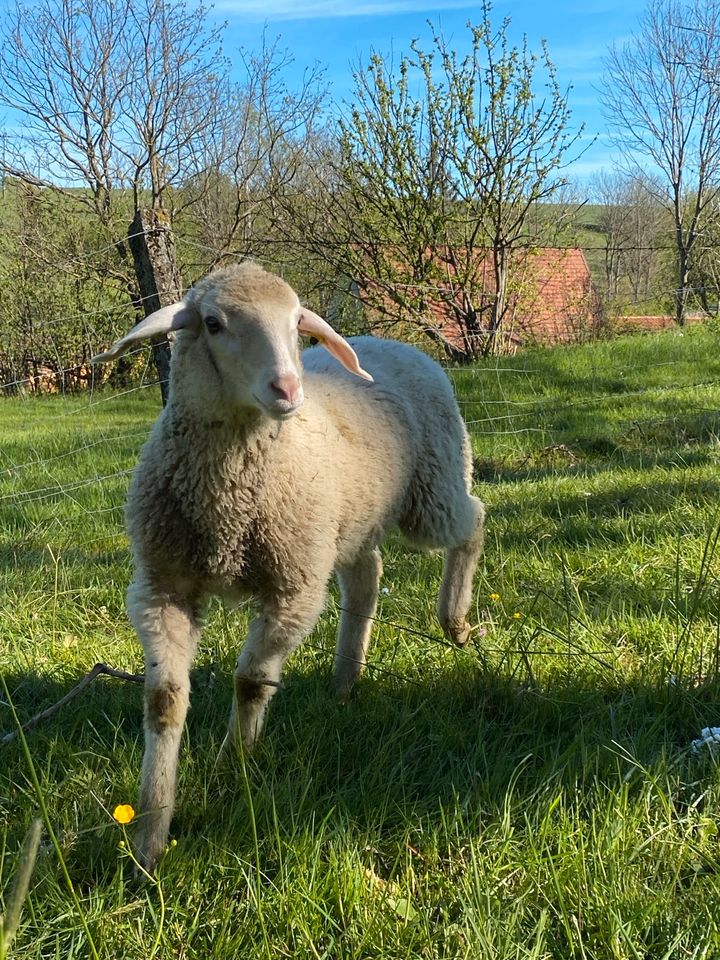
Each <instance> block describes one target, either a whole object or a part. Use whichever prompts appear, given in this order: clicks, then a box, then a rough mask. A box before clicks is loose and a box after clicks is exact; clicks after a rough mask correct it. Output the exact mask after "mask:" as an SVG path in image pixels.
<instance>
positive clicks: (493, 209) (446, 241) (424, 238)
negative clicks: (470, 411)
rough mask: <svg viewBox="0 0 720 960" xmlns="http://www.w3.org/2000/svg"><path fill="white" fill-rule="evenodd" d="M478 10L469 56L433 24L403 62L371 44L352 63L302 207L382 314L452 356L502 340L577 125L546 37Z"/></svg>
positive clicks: (315, 236) (324, 252)
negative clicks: (541, 42)
mask: <svg viewBox="0 0 720 960" xmlns="http://www.w3.org/2000/svg"><path fill="white" fill-rule="evenodd" d="M482 10H483V16H482V20H481V22H480V23H479V24H478V25H477V26H469V38H470V52H469V53H468V54H467V55H465V56H461V55H459V54H458V53H457V52H455V51H454V50H451V49H449V47H448V45H447V43H446V41H445V39H444V38H443V36H442V34H440V33H438V32H435V33H434V35H433V41H432V47H431V49H430V50H429V51H426V50H423V49H422V48H421V46H420V44H419V43H418V42H414V43H413V44H412V45H411V52H410V53H409V54H405V55H403V56H402V57H401V58H400V61H399V64H398V67H397V69H394V68H393V65H392V64H391V63H390V64H388V63H387V62H386V61H385V59H383V57H381V56H380V55H379V54H375V55H373V57H372V58H371V60H370V63H369V65H368V67H367V68H366V69H365V70H358V71H356V73H355V75H354V76H355V84H356V91H355V105H354V106H353V108H352V110H351V111H350V116H349V119H347V120H345V119H343V118H341V119H340V120H339V143H338V146H337V149H336V151H335V152H333V151H332V150H327V151H326V152H325V153H324V154H323V155H322V156H321V157H319V159H318V163H317V176H316V179H315V182H314V184H313V185H312V186H311V188H310V190H309V194H308V204H307V207H306V209H305V210H304V212H303V213H304V216H303V220H302V227H303V229H306V230H307V233H308V242H309V243H310V244H311V245H313V246H314V249H315V250H316V252H317V253H318V254H319V255H321V256H323V257H324V258H326V259H330V260H331V261H332V262H333V263H334V264H336V266H337V269H338V271H339V272H341V273H342V274H344V275H345V276H347V277H348V278H350V279H351V280H352V281H354V282H355V283H356V284H357V285H358V286H359V288H360V289H361V291H362V297H363V300H364V302H365V303H366V304H367V305H368V306H369V307H371V308H374V309H375V310H376V311H378V312H380V313H381V314H382V315H384V317H385V322H386V323H387V325H389V326H395V325H398V324H402V325H404V327H405V329H406V331H407V329H408V328H409V329H411V330H412V329H414V330H415V331H417V332H419V333H421V334H423V335H425V334H427V335H429V336H431V337H432V338H433V339H435V340H436V341H438V342H439V343H440V344H441V346H442V348H443V349H444V351H445V352H446V353H447V354H448V355H450V356H453V357H457V358H466V357H468V356H473V355H475V354H476V353H478V352H482V351H492V350H494V349H496V348H497V347H498V346H499V344H500V340H501V336H500V335H501V331H502V327H503V323H504V321H505V319H506V317H507V315H508V312H509V310H510V307H511V305H512V291H513V279H512V274H513V270H514V269H515V271H517V268H518V264H519V263H521V262H522V260H523V257H522V251H525V250H527V249H528V248H532V247H533V246H536V245H540V244H547V243H549V242H551V239H552V237H553V235H554V234H555V232H556V230H557V228H558V223H557V221H555V222H553V223H550V221H549V219H547V218H542V217H541V216H539V215H538V207H539V205H540V204H541V203H545V202H547V201H550V200H551V199H552V198H553V197H555V196H556V195H557V194H558V193H559V191H561V190H562V188H563V187H564V186H565V185H566V183H567V180H566V178H565V176H564V172H563V170H564V166H565V165H566V163H567V162H569V160H570V155H571V154H572V151H573V148H574V147H575V146H576V144H577V141H578V137H579V135H580V132H579V131H576V132H573V131H571V130H570V128H569V123H570V111H569V108H568V105H567V99H566V97H565V95H564V94H563V92H562V91H561V90H560V88H559V86H558V83H557V78H556V74H555V69H554V67H553V64H552V62H551V60H550V58H549V55H548V53H547V50H546V49H545V47H544V46H543V47H542V50H541V53H540V54H539V55H534V54H531V53H530V52H529V51H528V48H527V44H526V42H525V41H523V43H522V44H521V45H520V46H519V47H516V46H512V45H511V43H510V41H509V39H508V27H509V20H507V19H506V20H503V22H502V23H501V25H500V27H499V28H497V29H496V28H495V27H494V26H493V24H492V22H491V19H490V12H491V7H490V4H489V2H485V3H484V4H483V8H482ZM541 79H542V80H543V81H544V83H545V90H543V91H542V93H540V94H539V93H538V85H539V82H540V80H541ZM313 209H314V217H312V223H311V226H310V228H309V229H308V222H307V218H308V216H309V215H310V216H312V211H313ZM438 304H439V305H440V306H439V308H438V307H437V306H436V307H435V311H433V305H438ZM438 314H440V315H441V316H440V317H439V316H438ZM442 318H452V319H453V320H454V324H453V326H454V328H455V330H457V331H458V332H459V335H458V336H453V335H452V334H451V333H450V332H449V328H448V325H447V324H446V323H444V322H443V319H442Z"/></svg>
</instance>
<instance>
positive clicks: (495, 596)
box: [490, 593, 500, 603]
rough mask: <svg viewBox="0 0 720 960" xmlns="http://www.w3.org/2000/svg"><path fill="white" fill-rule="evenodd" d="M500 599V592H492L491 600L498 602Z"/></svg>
mask: <svg viewBox="0 0 720 960" xmlns="http://www.w3.org/2000/svg"><path fill="white" fill-rule="evenodd" d="M499 599H500V594H499V593H491V594H490V600H492V602H493V603H497V602H498V600H499Z"/></svg>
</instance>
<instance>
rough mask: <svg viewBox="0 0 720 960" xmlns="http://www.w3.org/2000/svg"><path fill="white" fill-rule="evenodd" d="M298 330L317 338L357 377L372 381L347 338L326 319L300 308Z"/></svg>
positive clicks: (307, 335)
mask: <svg viewBox="0 0 720 960" xmlns="http://www.w3.org/2000/svg"><path fill="white" fill-rule="evenodd" d="M298 330H299V331H300V333H304V334H305V336H306V337H315V339H316V340H319V341H320V343H321V344H322V345H323V346H324V347H325V349H326V350H328V351H329V352H330V353H331V354H332V355H333V356H334V357H335V359H336V360H339V361H340V363H341V364H342V365H343V366H344V367H345V369H346V370H349V371H350V373H354V374H357V376H358V377H363V378H364V379H365V380H369V381H370V382H371V383H372V382H373V378H372V377H371V376H370V374H369V373H368V372H367V370H363V368H362V367H361V366H360V361H359V360H358V358H357V354H356V353H355V351H354V350H353V348H352V347H351V346H350V344H349V343H348V342H347V340H345V339H343V337H341V336H340V334H339V333H336V332H335V331H334V330H333V328H332V327H331V326H330V324H329V323H328V322H327V321H326V320H323V318H322V317H319V316H318V315H317V314H316V313H313V312H312V310H306V309H305V308H304V307H303V308H302V310H301V311H300V323H299V324H298Z"/></svg>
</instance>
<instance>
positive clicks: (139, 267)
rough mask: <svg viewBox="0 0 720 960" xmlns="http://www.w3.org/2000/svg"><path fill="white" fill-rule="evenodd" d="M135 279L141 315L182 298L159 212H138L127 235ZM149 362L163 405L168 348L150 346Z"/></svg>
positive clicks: (170, 240)
mask: <svg viewBox="0 0 720 960" xmlns="http://www.w3.org/2000/svg"><path fill="white" fill-rule="evenodd" d="M128 242H129V244H130V250H131V251H132V255H133V261H134V263H135V276H136V277H137V282H138V289H139V290H140V296H141V297H142V304H143V309H144V310H145V316H148V315H149V314H151V313H154V312H155V311H156V310H159V309H160V307H165V306H167V305H168V304H169V303H176V302H177V301H178V300H181V299H182V295H183V290H182V278H181V276H180V270H179V269H178V265H177V258H176V255H175V237H174V236H173V232H172V227H171V226H170V220H169V217H168V215H167V214H166V213H165V211H163V210H138V211H137V213H136V214H135V217H134V219H133V222H132V223H131V224H130V230H129V232H128ZM153 360H154V361H155V369H156V370H157V374H158V379H159V381H160V393H161V395H162V402H163V406H165V404H166V403H167V398H168V380H169V376H170V346H169V344H168V343H167V341H162V342H160V343H153Z"/></svg>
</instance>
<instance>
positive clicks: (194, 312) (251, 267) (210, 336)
mask: <svg viewBox="0 0 720 960" xmlns="http://www.w3.org/2000/svg"><path fill="white" fill-rule="evenodd" d="M179 330H184V331H187V335H189V336H191V337H194V338H200V337H202V338H203V341H204V345H205V346H206V348H207V351H208V354H209V356H210V359H211V362H212V365H213V367H214V369H215V370H216V371H217V373H218V375H219V376H220V377H221V378H222V381H223V387H224V390H225V391H226V393H227V394H228V395H229V397H230V398H231V399H232V402H234V403H235V404H236V405H237V406H239V407H255V408H257V409H260V410H262V411H263V412H264V413H266V414H268V415H269V416H271V417H273V418H274V419H276V420H285V419H287V418H288V417H291V416H292V415H293V414H294V413H296V412H297V410H298V409H299V408H300V406H301V404H302V402H303V386H302V379H301V367H300V355H299V350H298V334H305V335H307V336H311V337H315V338H317V339H318V340H319V341H320V342H321V343H322V344H323V346H324V347H325V348H326V349H327V350H329V351H330V353H331V354H333V356H335V357H336V358H337V359H338V360H339V361H340V363H342V364H343V366H345V367H346V368H347V369H348V370H350V371H351V372H352V373H355V374H357V375H358V376H360V377H364V378H365V379H366V380H372V377H371V376H370V374H368V373H366V372H365V371H364V370H363V369H362V368H361V367H360V364H359V362H358V358H357V356H356V354H355V351H354V350H353V349H352V347H351V346H350V344H349V343H348V342H347V341H346V340H344V339H343V338H342V337H341V336H340V335H339V334H338V333H336V332H335V331H334V330H333V329H332V327H331V326H330V325H329V324H328V323H326V322H325V321H324V320H323V319H322V318H321V317H319V316H318V315H317V314H315V313H313V312H312V311H311V310H307V309H306V308H305V307H302V306H301V305H300V301H299V300H298V297H297V295H296V293H295V291H294V290H293V289H292V287H290V286H289V285H288V284H287V283H285V281H284V280H281V279H280V277H276V276H274V275H273V274H271V273H267V272H266V271H265V270H263V269H262V268H261V267H259V266H258V265H257V264H255V263H252V262H251V261H245V262H244V263H241V264H238V265H236V266H232V267H226V268H224V269H220V270H215V271H214V272H213V273H211V274H209V275H208V276H207V277H205V278H204V279H203V280H201V281H200V282H199V283H198V284H196V286H195V287H193V288H192V290H190V291H189V292H188V293H187V294H186V296H185V299H184V300H183V301H181V302H180V303H175V304H172V305H171V306H169V307H163V308H162V309H161V310H158V311H156V312H155V313H153V314H151V315H150V316H149V317H146V318H145V320H143V321H141V322H140V323H139V324H137V325H136V326H135V327H133V329H132V330H131V331H130V333H128V334H127V335H126V336H125V337H123V338H122V339H121V340H118V341H117V343H115V344H114V345H113V346H112V347H111V348H110V349H109V350H108V351H107V352H106V353H102V354H98V356H96V357H93V363H99V362H103V361H106V360H114V359H115V357H119V356H121V355H122V354H123V353H125V351H126V350H128V349H129V348H130V347H131V346H132V345H133V344H134V343H136V342H137V341H138V340H143V339H145V338H147V337H152V336H156V335H159V334H165V335H166V334H168V333H169V332H170V331H179Z"/></svg>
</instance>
